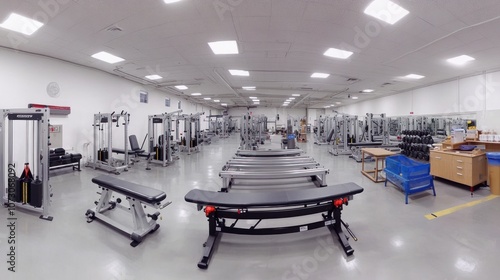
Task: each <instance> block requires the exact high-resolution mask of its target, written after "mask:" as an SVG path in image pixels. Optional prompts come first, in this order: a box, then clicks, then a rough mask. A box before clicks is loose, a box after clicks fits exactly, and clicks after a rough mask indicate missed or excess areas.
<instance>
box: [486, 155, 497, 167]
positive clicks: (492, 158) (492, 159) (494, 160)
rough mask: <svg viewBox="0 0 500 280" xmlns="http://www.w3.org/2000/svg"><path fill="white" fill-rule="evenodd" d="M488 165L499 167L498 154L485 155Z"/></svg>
mask: <svg viewBox="0 0 500 280" xmlns="http://www.w3.org/2000/svg"><path fill="white" fill-rule="evenodd" d="M486 157H487V158H488V164H489V165H493V166H500V153H493V152H492V153H486Z"/></svg>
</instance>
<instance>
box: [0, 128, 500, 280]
mask: <svg viewBox="0 0 500 280" xmlns="http://www.w3.org/2000/svg"><path fill="white" fill-rule="evenodd" d="M237 146H238V139H237V137H236V136H233V137H231V138H229V139H223V140H219V141H218V142H215V143H212V145H210V146H205V147H203V149H202V151H201V152H200V153H197V154H193V155H190V156H188V155H182V158H181V160H179V161H178V162H176V163H175V164H173V165H172V166H169V167H166V168H161V167H158V166H154V167H153V170H151V171H145V170H144V164H143V163H141V164H139V165H136V166H134V167H132V168H131V169H130V171H129V172H125V173H122V174H121V175H119V176H118V177H119V178H122V179H126V180H130V181H132V182H136V183H140V184H144V185H148V186H151V187H154V188H158V189H162V190H164V191H165V192H166V193H167V195H168V197H167V199H168V200H171V201H172V202H173V203H172V205H171V206H169V207H167V208H166V209H164V210H163V211H162V213H163V219H162V220H161V221H159V223H160V224H161V227H160V229H159V230H158V231H157V232H156V233H154V234H153V235H150V236H148V238H147V239H146V240H145V241H144V242H143V243H142V244H140V245H139V246H138V247H136V248H132V247H131V246H129V240H128V239H127V238H126V237H125V236H123V235H121V234H119V233H117V232H116V231H114V230H112V229H110V228H108V227H106V226H104V225H103V224H101V223H99V222H93V223H91V224H87V223H86V219H85V217H84V213H85V211H86V210H87V209H88V208H90V207H92V206H93V205H94V204H93V202H94V201H95V200H96V199H97V198H98V195H97V194H96V191H97V187H96V186H95V185H93V184H92V183H91V178H92V177H94V176H96V175H99V174H103V172H100V171H94V170H92V169H88V168H84V169H83V171H82V172H72V171H69V170H68V171H64V170H61V171H58V172H55V173H53V176H52V177H51V184H52V186H53V188H54V197H53V207H52V213H53V216H54V220H53V221H52V222H47V221H43V220H39V219H38V218H37V216H36V215H32V214H30V213H23V212H20V211H18V212H17V217H18V221H17V227H16V238H17V252H16V254H17V255H16V272H15V273H12V272H9V271H7V267H8V264H7V263H6V258H7V257H6V254H7V253H8V252H7V251H8V248H9V245H8V244H7V235H8V233H7V230H6V226H5V225H4V226H1V230H0V232H1V235H0V252H1V255H2V256H3V257H2V260H3V261H2V262H1V265H0V268H1V270H0V279H120V280H130V279H333V278H335V279H498V277H499V276H498V274H499V273H500V270H499V268H498V267H499V263H500V243H499V240H500V219H499V218H498V213H500V199H493V200H490V201H487V202H484V203H481V204H478V205H475V206H473V207H468V208H465V209H462V210H460V211H457V212H454V213H452V214H449V215H447V216H443V217H439V218H437V219H434V220H427V219H426V218H425V217H424V215H426V214H429V213H431V212H433V211H439V210H443V209H447V208H449V207H453V206H456V205H461V204H464V203H467V202H470V201H474V200H478V199H481V198H485V197H487V196H488V195H490V192H489V189H488V188H481V189H479V190H477V191H476V192H475V194H474V197H473V198H471V196H470V193H469V192H468V189H467V188H465V187H460V186H457V185H454V184H450V183H448V182H444V181H440V180H436V181H435V185H436V191H437V196H436V197H434V196H432V195H431V194H430V192H426V193H423V194H417V195H414V196H412V197H411V199H410V203H409V204H408V205H405V204H404V195H403V193H401V192H400V191H399V190H397V189H396V188H394V187H387V188H384V185H383V183H379V184H375V183H372V182H371V181H370V180H369V179H368V178H366V177H364V176H362V175H361V174H360V169H361V165H360V164H359V163H356V162H355V161H354V160H352V159H349V158H348V157H347V156H339V157H334V156H332V155H330V154H329V153H328V152H327V150H328V146H317V145H314V144H312V141H310V142H309V143H307V144H299V146H300V147H301V148H302V149H304V150H305V151H306V152H307V154H308V155H311V156H313V157H314V158H315V159H316V160H317V161H318V162H320V163H321V164H322V165H324V166H325V167H327V168H329V169H330V174H329V175H328V177H327V183H328V184H329V185H333V184H335V183H342V182H349V181H352V182H355V183H357V184H359V185H361V186H362V187H363V188H364V192H363V193H361V194H360V195H357V196H356V197H355V199H354V200H353V201H352V202H351V203H350V204H349V206H347V207H346V208H345V209H344V211H343V218H344V220H345V221H346V222H348V223H349V224H350V225H351V228H352V230H353V231H354V232H355V234H356V235H357V237H358V238H359V241H357V242H355V241H353V240H352V239H351V240H350V242H351V245H352V247H353V248H354V250H355V252H354V256H352V257H346V256H345V254H344V252H343V251H342V249H341V247H340V246H339V243H338V241H337V239H336V238H332V236H331V234H330V232H329V231H328V230H327V229H326V228H322V229H317V230H312V231H308V232H302V233H296V234H289V235H281V236H234V235H228V234H226V235H224V236H223V237H222V239H221V242H220V244H219V246H218V248H217V249H216V252H215V254H214V256H213V258H212V262H211V263H210V267H209V268H208V270H200V269H198V268H197V266H196V264H197V262H198V261H199V259H200V257H201V252H202V243H203V242H204V241H205V240H206V237H207V234H208V223H207V222H206V218H205V217H204V214H203V213H202V212H197V211H196V206H195V205H193V204H188V203H186V202H184V199H183V198H184V195H185V194H186V193H187V192H188V191H189V190H190V189H192V188H194V187H198V188H201V189H211V190H217V189H219V188H220V186H221V180H220V178H219V177H218V173H219V171H220V170H221V168H222V166H223V164H224V163H225V161H226V160H227V159H229V158H230V157H231V156H233V155H234V153H235V151H236V149H237ZM0 220H1V221H3V222H4V223H5V224H7V210H6V209H0Z"/></svg>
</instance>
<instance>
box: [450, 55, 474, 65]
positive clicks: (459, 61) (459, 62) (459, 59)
mask: <svg viewBox="0 0 500 280" xmlns="http://www.w3.org/2000/svg"><path fill="white" fill-rule="evenodd" d="M473 60H476V59H475V58H473V57H471V56H468V55H461V56H457V57H453V58H449V59H447V60H446V61H448V62H449V63H451V64H455V65H464V64H466V63H467V62H469V61H473Z"/></svg>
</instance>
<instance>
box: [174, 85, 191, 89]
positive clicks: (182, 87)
mask: <svg viewBox="0 0 500 280" xmlns="http://www.w3.org/2000/svg"><path fill="white" fill-rule="evenodd" d="M175 87H176V88H177V89H179V90H186V89H188V87H187V86H185V85H179V86H175Z"/></svg>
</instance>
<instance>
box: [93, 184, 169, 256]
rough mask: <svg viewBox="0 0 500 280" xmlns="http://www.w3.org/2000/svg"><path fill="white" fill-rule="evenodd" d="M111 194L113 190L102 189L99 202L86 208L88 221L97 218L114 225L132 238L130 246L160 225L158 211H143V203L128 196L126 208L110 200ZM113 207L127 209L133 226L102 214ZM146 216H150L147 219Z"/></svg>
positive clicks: (139, 241) (133, 245)
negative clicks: (152, 212)
mask: <svg viewBox="0 0 500 280" xmlns="http://www.w3.org/2000/svg"><path fill="white" fill-rule="evenodd" d="M112 194H113V191H111V190H109V189H103V190H102V193H101V197H100V199H99V202H97V206H96V207H95V208H93V209H89V210H87V213H85V216H87V222H88V223H90V222H92V221H93V220H94V219H99V220H101V221H102V222H104V223H107V224H109V225H110V226H112V227H114V228H115V229H117V230H119V231H121V232H124V233H126V234H128V235H129V236H130V238H131V239H132V242H131V243H130V246H132V247H135V246H137V245H139V243H141V242H142V240H143V239H144V238H145V236H146V235H147V234H149V233H152V232H155V231H156V230H157V229H158V228H159V227H160V225H159V224H157V223H156V220H157V219H158V217H159V216H160V212H156V213H154V214H152V215H150V214H146V213H145V212H144V206H143V203H142V202H141V201H139V200H136V199H134V198H130V197H127V198H126V199H127V201H128V202H129V206H130V207H128V208H127V207H124V206H122V205H120V204H119V203H118V202H117V201H112V200H111V198H112ZM148 205H149V206H151V207H154V208H156V209H158V208H159V207H158V206H156V205H150V204H148ZM114 208H121V209H122V210H124V211H127V212H129V213H130V214H131V215H132V220H133V224H134V226H133V228H132V227H130V226H127V225H124V224H121V223H119V222H117V221H115V220H113V219H111V218H110V217H108V216H106V215H104V214H103V213H104V212H106V211H110V210H113V209H114ZM148 217H151V219H150V220H149V221H148Z"/></svg>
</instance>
